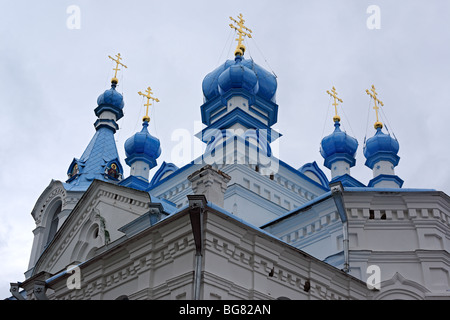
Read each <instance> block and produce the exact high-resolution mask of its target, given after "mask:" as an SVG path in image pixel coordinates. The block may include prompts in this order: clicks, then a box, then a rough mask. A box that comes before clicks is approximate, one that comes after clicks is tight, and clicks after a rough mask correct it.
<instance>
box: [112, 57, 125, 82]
mask: <svg viewBox="0 0 450 320" xmlns="http://www.w3.org/2000/svg"><path fill="white" fill-rule="evenodd" d="M116 57H117V59H114V58H113V57H111V56H108V58H110V59H111V60H112V61H114V62H115V63H116V67H115V68H114V69H113V70H114V71H115V73H114V78H112V79H111V83H114V84H117V83H119V79H117V71H119V70H120V69H119V65H121V66H123V67H124V68H127V66H126V65H124V64H123V63H122V62H120V60H122V57H121V56H120V53H118V54H116Z"/></svg>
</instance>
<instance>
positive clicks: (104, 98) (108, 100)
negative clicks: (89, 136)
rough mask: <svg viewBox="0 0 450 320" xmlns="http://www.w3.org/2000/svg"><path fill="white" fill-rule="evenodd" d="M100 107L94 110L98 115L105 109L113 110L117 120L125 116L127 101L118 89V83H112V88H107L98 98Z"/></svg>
mask: <svg viewBox="0 0 450 320" xmlns="http://www.w3.org/2000/svg"><path fill="white" fill-rule="evenodd" d="M97 105H98V107H97V108H96V109H95V110H94V111H95V115H96V116H97V117H98V116H99V115H100V114H101V113H102V112H103V111H111V112H112V113H114V114H115V115H116V120H119V119H120V118H122V117H123V107H124V106H125V103H124V101H123V96H122V95H121V94H120V93H119V92H117V91H116V84H115V83H112V84H111V89H108V90H106V91H105V92H103V93H102V94H101V95H99V96H98V98H97Z"/></svg>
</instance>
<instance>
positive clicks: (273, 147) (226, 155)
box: [170, 122, 279, 175]
mask: <svg viewBox="0 0 450 320" xmlns="http://www.w3.org/2000/svg"><path fill="white" fill-rule="evenodd" d="M194 127H195V128H196V129H198V127H199V123H198V122H196V124H194ZM200 127H201V126H200ZM195 128H194V129H195ZM278 135H279V134H278V132H276V131H275V130H273V129H242V128H236V129H233V128H228V129H222V130H220V129H211V128H208V129H204V130H203V131H202V132H201V137H200V139H199V140H197V141H193V140H194V139H195V140H196V138H195V137H193V136H192V134H191V133H190V132H189V131H188V130H187V129H181V128H180V129H176V130H174V131H173V132H172V135H171V140H172V141H173V142H176V145H175V146H173V147H172V150H170V157H171V159H170V160H171V162H173V163H174V164H183V163H189V162H190V161H192V158H193V157H194V156H195V155H200V154H201V156H198V157H197V158H196V159H195V160H194V164H204V165H206V164H209V165H229V164H245V165H255V166H258V170H259V172H260V173H261V174H263V175H271V174H274V173H277V172H278V168H279V159H278V156H279V143H278V141H273V140H276V138H277V137H278ZM202 141H203V142H202ZM204 143H206V146H205V144H204Z"/></svg>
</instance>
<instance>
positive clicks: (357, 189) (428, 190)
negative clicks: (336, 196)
mask: <svg viewBox="0 0 450 320" xmlns="http://www.w3.org/2000/svg"><path fill="white" fill-rule="evenodd" d="M344 191H349V192H395V193H398V192H402V193H407V192H430V191H437V190H436V189H413V188H409V189H408V188H372V187H364V188H360V187H344Z"/></svg>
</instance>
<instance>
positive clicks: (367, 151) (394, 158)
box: [363, 127, 400, 169]
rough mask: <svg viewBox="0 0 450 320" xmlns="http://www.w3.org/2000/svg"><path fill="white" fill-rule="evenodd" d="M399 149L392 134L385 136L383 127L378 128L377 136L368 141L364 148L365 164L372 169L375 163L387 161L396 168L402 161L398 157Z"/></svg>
mask: <svg viewBox="0 0 450 320" xmlns="http://www.w3.org/2000/svg"><path fill="white" fill-rule="evenodd" d="M399 149H400V145H399V143H398V141H397V139H394V138H392V137H391V135H390V134H385V133H384V132H383V131H382V130H381V127H378V128H377V132H376V133H375V135H374V136H373V137H371V138H369V139H367V141H366V144H365V146H364V149H363V152H364V156H365V157H366V163H365V164H366V166H368V167H369V168H371V169H372V168H373V166H374V165H375V163H377V162H378V161H381V160H385V161H389V162H391V163H392V164H393V165H394V166H396V165H397V164H398V162H399V161H400V157H399V156H398V155H397V153H398V150H399Z"/></svg>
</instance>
